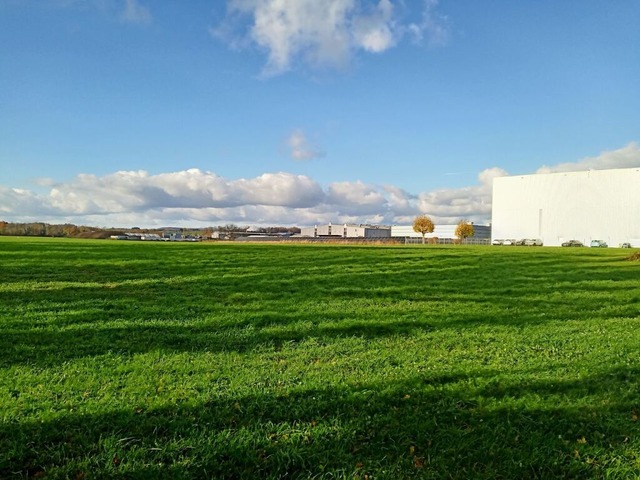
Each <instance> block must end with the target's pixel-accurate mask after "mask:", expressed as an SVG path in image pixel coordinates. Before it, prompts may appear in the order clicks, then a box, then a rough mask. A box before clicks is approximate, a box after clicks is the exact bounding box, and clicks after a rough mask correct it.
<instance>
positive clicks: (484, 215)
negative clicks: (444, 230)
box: [0, 143, 640, 227]
mask: <svg viewBox="0 0 640 480" xmlns="http://www.w3.org/2000/svg"><path fill="white" fill-rule="evenodd" d="M616 167H640V148H639V147H638V145H637V144H636V143H630V144H629V145H627V146H625V147H623V148H621V149H618V150H613V151H610V152H604V153H602V154H600V155H598V156H597V157H590V158H586V159H583V160H580V161H578V162H574V163H566V164H561V165H556V166H555V167H545V170H543V169H540V170H539V171H569V169H571V170H577V169H585V168H616ZM505 175H508V173H507V172H506V171H505V170H503V169H501V168H498V167H493V168H488V169H485V170H482V171H481V172H479V174H478V176H477V182H476V183H475V184H474V185H470V186H465V187H460V188H449V189H437V190H432V191H425V192H421V193H418V194H412V193H409V192H407V191H405V190H403V189H401V188H399V187H397V186H394V185H374V184H369V183H366V182H362V181H348V182H334V183H331V184H329V185H326V186H322V185H321V184H319V183H318V182H317V181H315V180H314V179H312V178H310V177H308V176H305V175H294V174H291V173H286V172H275V173H264V174H262V175H259V176H257V177H254V178H240V179H227V178H224V177H221V176H219V175H217V174H215V173H213V172H209V171H203V170H200V169H197V168H193V169H188V170H182V171H177V172H168V173H160V174H155V175H152V174H150V173H148V172H146V171H143V170H137V171H119V172H115V173H111V174H108V175H104V176H97V175H92V174H80V175H78V176H76V177H75V178H73V179H71V180H70V181H68V182H63V183H59V182H58V183H52V181H51V180H46V181H44V180H40V181H39V182H38V183H39V186H40V187H43V188H44V187H47V188H48V190H47V193H45V194H37V193H34V192H31V191H29V190H24V189H16V188H9V187H6V186H1V185H0V219H2V220H6V221H13V222H23V221H24V222H30V221H45V222H49V223H65V222H70V223H76V224H85V225H96V226H127V225H139V226H149V227H154V226H156V227H159V226H166V225H182V226H207V225H217V224H222V223H229V222H233V223H237V224H242V225H245V224H246V225H275V224H277V225H298V226H306V225H314V224H320V223H328V222H334V223H379V224H388V225H392V224H396V225H399V224H405V225H406V224H410V223H411V221H412V220H413V218H415V216H416V215H417V214H420V213H426V214H428V215H430V216H431V217H432V218H433V219H434V221H435V222H436V224H445V223H456V222H458V221H459V220H460V219H462V218H466V219H468V220H470V221H473V222H475V223H478V224H482V223H487V222H489V221H490V217H491V194H492V184H493V179H494V178H496V177H500V176H505Z"/></svg>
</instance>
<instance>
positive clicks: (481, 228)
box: [391, 224, 491, 241]
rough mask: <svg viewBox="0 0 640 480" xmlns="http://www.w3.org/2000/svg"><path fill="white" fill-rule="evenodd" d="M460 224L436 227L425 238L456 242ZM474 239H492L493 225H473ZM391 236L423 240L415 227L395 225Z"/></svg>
mask: <svg viewBox="0 0 640 480" xmlns="http://www.w3.org/2000/svg"><path fill="white" fill-rule="evenodd" d="M457 227H458V224H455V225H452V224H446V225H437V224H436V225H435V228H434V229H433V232H431V233H426V234H425V236H424V238H426V239H429V238H437V239H438V240H445V239H446V240H456V239H457V238H458V237H456V228H457ZM473 230H474V232H475V233H474V235H473V237H472V238H473V239H474V240H475V241H478V240H487V241H489V240H490V239H491V225H475V224H473ZM391 236H392V237H400V238H422V234H421V233H420V232H416V231H415V230H413V225H394V226H393V227H391Z"/></svg>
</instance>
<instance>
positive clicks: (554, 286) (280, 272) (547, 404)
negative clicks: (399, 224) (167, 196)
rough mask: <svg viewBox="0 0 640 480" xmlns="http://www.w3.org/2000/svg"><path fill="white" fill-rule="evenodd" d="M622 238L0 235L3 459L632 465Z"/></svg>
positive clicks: (634, 328) (638, 271)
mask: <svg viewBox="0 0 640 480" xmlns="http://www.w3.org/2000/svg"><path fill="white" fill-rule="evenodd" d="M632 252H633V251H629V250H621V249H588V248H583V249H579V248H575V249H560V248H532V247H466V246H438V247H434V246H427V247H423V246H375V247H365V246H327V245H250V244H241V245H238V244H207V243H200V244H181V243H145V242H122V241H121V242H116V241H97V240H94V241H79V240H66V239H61V240H53V239H27V238H21V239H16V238H0V274H1V277H0V278H1V279H0V478H3V479H4V478H70V479H79V480H83V479H92V478H116V479H117V478H127V479H129V478H131V479H137V478H198V479H202V478H238V479H244V478H327V479H329V478H331V479H334V478H349V479H351V478H359V479H404V478H427V479H428V478H434V479H441V478H457V479H469V478H474V479H476V478H479V479H500V478H503V479H523V478H540V479H548V478H563V479H564V478H577V479H584V478H607V479H629V478H640V421H639V417H640V353H639V352H640V262H637V261H636V262H632V261H625V257H626V256H628V255H629V254H630V253H632Z"/></svg>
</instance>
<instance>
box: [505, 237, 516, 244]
mask: <svg viewBox="0 0 640 480" xmlns="http://www.w3.org/2000/svg"><path fill="white" fill-rule="evenodd" d="M515 244H516V241H515V240H513V239H511V238H507V239H506V240H504V241H503V242H502V245H515Z"/></svg>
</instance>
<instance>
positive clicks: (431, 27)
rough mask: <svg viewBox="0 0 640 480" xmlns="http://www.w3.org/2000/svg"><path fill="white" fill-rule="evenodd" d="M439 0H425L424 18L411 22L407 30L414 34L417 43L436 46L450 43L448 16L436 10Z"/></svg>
mask: <svg viewBox="0 0 640 480" xmlns="http://www.w3.org/2000/svg"><path fill="white" fill-rule="evenodd" d="M437 7H438V0H424V10H423V12H422V19H421V21H420V22H417V23H410V24H409V25H408V26H407V31H408V32H409V33H410V34H411V36H413V39H414V41H415V42H416V43H419V44H421V43H424V42H425V41H426V43H427V45H429V46H432V47H436V46H444V45H446V44H447V43H449V39H450V37H451V30H450V27H449V20H448V19H447V17H446V16H443V15H440V14H438V12H437V11H436V9H437Z"/></svg>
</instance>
